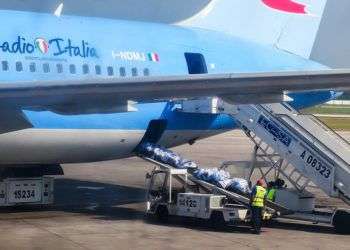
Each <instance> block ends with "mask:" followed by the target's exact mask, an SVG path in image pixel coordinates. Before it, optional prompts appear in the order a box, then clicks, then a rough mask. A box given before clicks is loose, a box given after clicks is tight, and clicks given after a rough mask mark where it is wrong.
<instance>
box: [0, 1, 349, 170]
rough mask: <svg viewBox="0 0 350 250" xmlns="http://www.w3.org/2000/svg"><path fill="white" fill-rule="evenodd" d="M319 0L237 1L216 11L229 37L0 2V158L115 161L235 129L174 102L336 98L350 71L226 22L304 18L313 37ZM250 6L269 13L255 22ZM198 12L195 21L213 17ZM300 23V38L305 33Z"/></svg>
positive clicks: (302, 102)
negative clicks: (151, 145) (146, 144)
mask: <svg viewBox="0 0 350 250" xmlns="http://www.w3.org/2000/svg"><path fill="white" fill-rule="evenodd" d="M237 2H238V1H232V4H237ZM239 2H241V1H239ZM248 2H249V3H248ZM318 2H322V3H323V2H324V1H315V5H314V6H303V5H301V4H300V3H297V2H296V1H271V0H270V1H268V0H264V1H257V0H256V1H247V3H244V4H243V3H242V5H247V6H246V8H243V9H241V10H237V9H234V8H232V9H231V14H232V15H231V17H230V18H229V17H228V16H226V18H228V19H227V20H228V21H227V22H232V25H233V26H232V27H240V29H238V28H237V32H236V33H237V36H232V35H229V34H227V33H225V32H220V31H211V30H207V29H201V28H194V27H190V26H189V25H188V24H183V25H182V24H178V25H166V24H156V23H147V22H133V21H121V20H112V19H103V18H95V17H82V16H66V15H64V13H63V14H62V15H60V14H61V13H59V15H53V14H44V13H34V12H22V11H9V10H1V11H0V13H1V18H2V20H4V22H6V25H2V26H1V27H0V55H1V57H0V75H1V78H0V102H1V104H2V108H1V115H2V119H1V122H0V128H1V134H0V164H2V165H6V166H14V167H15V166H19V165H20V166H22V167H23V166H24V167H25V166H33V165H39V166H47V165H51V164H63V163H79V162H92V161H103V160H110V159H118V158H126V157H130V156H132V155H134V150H135V148H136V147H137V146H138V145H139V143H140V142H141V141H142V139H145V136H148V137H152V138H153V141H154V142H155V143H158V144H160V145H162V146H165V147H173V146H177V145H181V144H185V143H188V142H194V141H195V140H199V139H202V138H206V137H209V136H213V135H216V134H219V133H223V132H226V131H229V130H233V129H237V128H238V124H237V122H236V121H235V120H234V118H232V117H231V116H229V115H226V114H209V113H208V114H196V113H186V112H179V111H178V109H177V105H178V102H179V100H180V101H186V100H196V99H199V100H200V99H203V98H209V97H219V98H222V99H224V100H230V101H231V102H232V103H238V104H239V103H256V102H259V103H266V102H271V96H273V97H274V98H273V99H274V100H277V101H278V102H281V101H283V100H284V99H283V98H282V97H283V96H285V95H288V97H289V99H290V105H291V106H293V107H294V108H296V109H301V108H305V107H310V106H313V105H317V104H320V103H324V102H326V101H329V100H332V99H334V98H336V97H338V96H339V95H341V93H342V92H340V91H342V90H344V89H346V88H348V87H349V84H348V82H349V81H350V72H349V71H339V70H330V69H328V68H327V67H325V66H323V65H321V64H319V63H316V62H313V61H311V60H308V59H305V58H303V57H301V56H298V55H294V54H293V53H290V52H288V51H287V49H285V48H283V47H282V48H281V46H274V45H268V44H266V43H261V44H259V42H258V41H256V40H258V39H255V41H249V39H247V38H246V37H244V38H242V37H240V34H243V33H245V34H246V33H247V32H249V31H248V30H246V28H245V26H244V25H238V24H237V23H239V20H238V19H239V18H240V17H241V16H246V19H250V20H251V21H252V22H257V23H258V22H260V23H263V22H266V23H265V24H264V27H265V28H266V27H269V26H270V27H271V30H276V29H274V28H276V27H280V26H284V25H281V24H283V22H285V20H286V19H290V18H297V19H298V23H304V24H305V26H308V23H309V22H310V23H312V27H311V28H310V29H311V31H312V32H308V34H309V33H310V34H311V33H312V34H313V33H314V32H316V30H317V27H318V24H319V22H320V20H321V16H322V6H321V7H320V6H319V5H320V4H319V3H318ZM248 5H249V6H248ZM211 7H212V8H213V6H211ZM309 7H310V8H311V7H312V8H314V10H313V11H311V12H310V13H311V14H312V16H311V14H310V15H309V12H308V8H309ZM61 11H62V8H60V11H59V12H61ZM319 13H321V14H319ZM260 14H261V15H263V16H267V17H271V19H268V18H267V19H264V20H265V21H263V20H260V18H259V15H260ZM206 15H207V16H205V17H203V16H201V17H198V18H199V19H201V18H202V19H201V20H202V21H203V20H209V19H210V18H212V17H211V16H210V15H211V14H210V13H206ZM222 15H223V17H225V15H227V13H222ZM235 15H237V20H232V19H234V18H236V17H235ZM317 15H320V16H319V18H316V17H315V16H317ZM195 18H196V17H194V19H193V20H189V22H193V23H196V22H197V21H198V20H195ZM201 20H199V21H201ZM271 20H273V21H271ZM315 20H316V21H315ZM199 21H198V22H199ZM315 22H317V24H316V25H315ZM185 23H186V22H185ZM227 25H228V26H230V23H227ZM247 29H248V28H247ZM302 29H303V27H300V29H299V30H300V36H304V39H301V40H308V41H310V40H313V38H309V39H308V37H307V35H305V32H304V31H303V30H302ZM261 32H265V33H266V29H265V30H264V29H262V30H261ZM293 32H294V33H295V30H294V31H293ZM233 33H235V31H234V32H233ZM250 33H253V31H250ZM254 33H256V37H259V36H260V35H267V36H269V34H268V33H266V34H260V33H259V31H254ZM295 35H298V34H294V35H293V37H288V30H287V31H285V30H284V31H283V32H282V31H281V34H280V36H279V38H280V40H281V41H282V40H283V41H284V43H288V42H290V43H293V44H294V45H297V44H298V43H299V41H298V40H299V39H296V38H295V37H296V36H295ZM272 36H275V35H274V34H272V33H271V37H272ZM310 36H311V35H310ZM286 37H287V38H286ZM253 40H254V39H253ZM301 46H304V45H303V44H299V47H301ZM245 96H246V98H245ZM265 96H266V99H265ZM155 128H156V129H155ZM147 131H148V133H147Z"/></svg>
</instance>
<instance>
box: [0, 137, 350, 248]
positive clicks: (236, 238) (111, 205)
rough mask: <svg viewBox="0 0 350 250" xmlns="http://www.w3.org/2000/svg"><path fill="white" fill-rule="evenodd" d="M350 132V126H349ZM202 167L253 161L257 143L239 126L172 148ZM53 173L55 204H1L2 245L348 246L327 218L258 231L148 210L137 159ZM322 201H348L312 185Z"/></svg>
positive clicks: (242, 166) (142, 172)
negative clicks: (161, 218)
mask: <svg viewBox="0 0 350 250" xmlns="http://www.w3.org/2000/svg"><path fill="white" fill-rule="evenodd" d="M343 135H344V137H346V138H350V133H343ZM174 150H175V151H176V152H178V153H181V154H182V155H183V156H185V157H187V158H189V159H192V160H195V161H197V162H198V163H199V164H200V165H201V166H202V167H215V166H219V165H220V163H221V162H222V161H223V160H233V161H235V164H236V165H237V173H239V172H240V169H245V168H246V167H247V166H248V165H249V161H250V159H251V152H252V144H251V143H250V142H249V140H248V139H247V138H246V137H245V136H244V135H243V134H242V133H240V132H230V133H227V134H223V135H219V136H216V137H212V138H209V139H206V140H202V141H199V142H197V143H196V144H194V145H193V146H189V145H185V146H181V147H178V148H175V149H174ZM63 168H64V171H65V175H64V176H62V177H59V178H57V179H56V180H55V204H54V205H52V206H49V207H19V208H10V209H1V210H0V249H1V250H2V249H36V250H37V249H168V250H171V249H218V248H226V249H234V248H236V249H284V250H287V249H293V250H295V249H350V236H349V235H338V234H336V233H335V232H334V230H333V228H332V227H330V226H327V225H321V224H317V225H315V224H311V223H301V222H294V221H286V220H283V221H278V222H276V223H273V224H272V225H269V226H268V227H265V228H264V229H263V232H262V234H261V235H254V234H252V232H251V230H250V227H249V226H248V225H239V226H237V227H230V228H226V229H222V230H214V229H212V228H210V227H208V226H207V225H206V224H205V223H203V222H202V223H199V222H197V221H191V220H182V219H172V220H171V221H169V222H168V223H167V224H160V223H158V222H157V221H155V220H150V219H146V218H145V216H144V208H145V205H144V200H145V190H144V186H145V173H146V172H147V171H151V170H152V168H153V166H152V165H151V164H149V163H146V162H144V161H143V160H141V159H138V158H130V159H123V160H116V161H109V162H103V163H91V164H75V165H65V166H63ZM313 191H314V192H315V193H316V195H317V203H318V204H319V205H320V206H327V207H334V206H342V207H346V206H345V204H344V203H342V202H341V201H339V200H337V199H330V198H328V197H327V196H325V195H324V194H323V193H322V192H321V191H319V190H317V189H316V190H313Z"/></svg>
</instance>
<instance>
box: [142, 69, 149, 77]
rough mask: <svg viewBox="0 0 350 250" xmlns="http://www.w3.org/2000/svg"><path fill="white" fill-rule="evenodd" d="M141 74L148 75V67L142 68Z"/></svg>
mask: <svg viewBox="0 0 350 250" xmlns="http://www.w3.org/2000/svg"><path fill="white" fill-rule="evenodd" d="M143 75H144V76H149V75H150V74H149V69H148V68H145V69H144V70H143Z"/></svg>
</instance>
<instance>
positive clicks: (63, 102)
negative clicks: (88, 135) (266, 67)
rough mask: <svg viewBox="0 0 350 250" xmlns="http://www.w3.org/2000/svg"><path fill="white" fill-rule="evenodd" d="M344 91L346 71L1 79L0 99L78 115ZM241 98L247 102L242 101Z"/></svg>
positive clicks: (349, 84) (349, 73) (349, 77)
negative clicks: (136, 105)
mask: <svg viewBox="0 0 350 250" xmlns="http://www.w3.org/2000/svg"><path fill="white" fill-rule="evenodd" d="M349 89H350V70H322V71H303V72H275V73H236V74H203V75H186V76H159V77H134V78H108V79H88V80H68V81H67V80H64V81H32V82H17V83H1V84H0V103H4V104H6V105H7V106H9V105H10V106H16V107H17V108H22V109H40V110H58V111H59V110H61V111H62V112H64V110H73V113H75V112H78V113H79V112H82V111H81V109H83V108H84V107H86V109H89V110H90V109H92V110H95V111H96V110H97V109H101V110H107V111H111V112H112V111H113V110H109V108H110V107H117V106H120V105H123V104H125V103H126V102H127V101H131V100H132V101H137V102H152V101H159V100H176V99H186V98H189V99H193V98H197V97H207V96H218V97H227V99H228V100H231V101H232V102H235V103H249V102H251V103H256V101H257V100H258V101H259V102H261V103H263V102H273V101H274V100H275V99H274V97H276V96H277V97H281V96H282V95H283V94H288V93H290V92H299V91H316V90H349ZM242 96H247V97H249V100H247V99H244V98H243V100H242ZM264 96H266V98H264ZM235 97H237V98H235ZM265 99H266V100H265ZM277 101H278V98H276V101H275V102H277ZM280 101H281V100H280ZM107 111H106V112H107ZM114 112H115V111H114Z"/></svg>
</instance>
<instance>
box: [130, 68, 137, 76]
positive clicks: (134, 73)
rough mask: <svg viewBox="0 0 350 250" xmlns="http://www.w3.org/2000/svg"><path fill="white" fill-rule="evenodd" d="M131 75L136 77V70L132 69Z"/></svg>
mask: <svg viewBox="0 0 350 250" xmlns="http://www.w3.org/2000/svg"><path fill="white" fill-rule="evenodd" d="M131 74H132V76H137V68H132V69H131Z"/></svg>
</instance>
